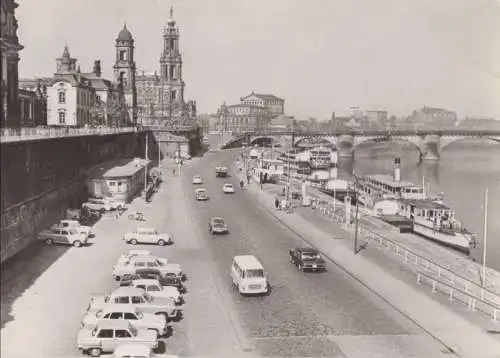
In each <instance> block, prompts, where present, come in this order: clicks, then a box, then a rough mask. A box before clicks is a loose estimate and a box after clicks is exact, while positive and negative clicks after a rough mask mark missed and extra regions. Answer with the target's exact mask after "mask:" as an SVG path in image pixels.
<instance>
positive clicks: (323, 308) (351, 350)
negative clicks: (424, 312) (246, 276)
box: [183, 151, 441, 357]
mask: <svg viewBox="0 0 500 358" xmlns="http://www.w3.org/2000/svg"><path fill="white" fill-rule="evenodd" d="M233 156H234V152H227V151H224V152H221V153H217V154H216V155H210V156H209V157H208V158H207V159H206V160H203V161H200V162H199V163H198V165H194V166H192V167H189V168H186V169H185V170H184V172H183V176H184V177H185V185H186V187H187V189H186V199H187V201H188V202H189V203H190V205H191V206H192V208H193V220H194V222H196V223H197V224H196V225H194V227H201V228H204V229H203V231H204V232H202V233H200V237H202V238H203V240H205V242H206V245H207V248H208V249H209V253H210V255H212V257H213V260H214V262H215V263H216V265H217V268H218V276H219V277H220V278H221V280H222V281H221V282H222V285H223V286H222V287H221V291H225V294H227V295H228V296H230V297H231V301H232V302H233V304H234V307H235V310H236V312H237V316H238V318H237V319H235V321H236V322H239V323H240V324H241V325H242V327H243V330H244V332H245V334H246V336H247V337H248V338H249V340H250V343H251V345H252V346H253V348H254V350H255V352H256V353H258V354H259V355H261V356H316V357H319V356H325V357H326V356H328V357H343V356H348V357H365V356H367V354H369V356H370V357H412V356H419V357H437V356H440V354H441V352H440V349H441V346H440V345H439V344H438V343H437V342H436V341H434V340H433V339H431V338H430V337H429V336H427V335H426V334H424V333H423V332H422V331H421V330H420V329H419V328H418V327H416V326H415V325H414V324H412V323H411V322H410V321H409V320H407V319H406V318H405V317H403V316H402V315H400V314H399V313H397V312H396V311H395V310H394V309H393V308H391V307H390V306H389V305H387V304H386V303H385V302H384V301H382V300H381V299H380V298H379V297H377V296H376V295H374V294H373V293H372V292H370V291H368V290H367V289H366V288H365V287H363V286H362V285H361V284H359V283H358V282H357V281H355V280H353V279H352V278H351V277H349V276H348V275H347V274H346V273H345V272H343V271H342V270H340V269H338V268H337V267H336V266H334V265H329V266H328V271H327V272H325V273H318V274H315V273H312V274H308V273H302V272H298V271H297V270H296V269H295V267H293V266H292V265H290V263H289V260H288V252H287V250H288V249H289V248H291V247H294V246H304V245H305V244H304V243H303V242H302V241H301V239H300V238H298V237H297V236H296V235H294V234H293V233H292V232H290V231H289V230H287V229H286V228H285V227H284V226H282V225H281V224H280V223H278V222H277V221H276V219H275V218H273V217H272V216H270V215H269V214H268V213H266V212H264V211H262V209H261V208H259V207H258V206H257V205H256V203H255V201H254V199H253V198H252V196H251V195H250V193H249V192H246V191H241V190H240V189H239V185H238V178H236V177H230V178H227V179H221V178H215V171H214V169H215V165H217V164H225V165H226V166H228V167H229V166H230V165H231V161H232V159H233V158H232V157H233ZM197 174H199V175H201V176H202V177H203V179H204V184H203V187H205V188H206V189H207V191H208V193H209V195H210V200H209V201H207V202H196V201H195V199H194V188H193V186H192V185H191V184H190V180H191V178H192V176H193V175H197ZM226 182H230V183H232V184H233V185H235V187H236V188H237V189H236V193H235V194H229V195H224V194H222V185H223V184H224V183H226ZM189 186H191V187H189ZM211 216H222V217H223V218H225V220H226V222H227V224H228V226H229V230H230V232H231V233H230V234H229V235H227V236H217V237H215V236H214V237H211V236H210V235H209V234H208V233H207V232H206V227H207V223H208V220H209V219H210V217H211ZM239 254H253V255H256V256H257V257H258V258H259V259H260V260H261V262H262V263H263V265H264V267H265V269H266V271H267V272H268V274H269V277H270V282H271V285H272V293H271V295H269V296H265V297H244V298H242V297H240V296H239V295H238V294H237V292H235V291H234V290H233V288H232V285H231V281H230V277H229V268H230V265H231V259H232V257H233V256H234V255H239Z"/></svg>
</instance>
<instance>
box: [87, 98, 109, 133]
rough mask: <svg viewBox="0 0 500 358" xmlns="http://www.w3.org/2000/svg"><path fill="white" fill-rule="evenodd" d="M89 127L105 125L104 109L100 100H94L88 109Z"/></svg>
mask: <svg viewBox="0 0 500 358" xmlns="http://www.w3.org/2000/svg"><path fill="white" fill-rule="evenodd" d="M89 125H90V126H91V127H97V126H102V125H106V107H105V105H104V102H103V101H101V100H100V99H97V98H96V100H95V102H94V105H93V106H92V107H91V108H90V123H89Z"/></svg>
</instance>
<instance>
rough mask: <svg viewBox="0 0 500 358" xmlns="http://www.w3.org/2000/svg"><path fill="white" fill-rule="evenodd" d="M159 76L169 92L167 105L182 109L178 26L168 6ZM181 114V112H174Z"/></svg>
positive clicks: (182, 88)
mask: <svg viewBox="0 0 500 358" xmlns="http://www.w3.org/2000/svg"><path fill="white" fill-rule="evenodd" d="M160 76H161V79H162V82H163V83H164V85H165V86H166V87H167V89H168V92H169V93H170V98H169V102H170V103H169V105H170V106H171V105H172V104H173V107H174V108H175V109H180V110H181V111H182V110H183V109H184V81H183V80H182V55H181V53H180V51H179V28H178V27H177V26H176V23H175V20H174V9H173V7H170V17H169V19H168V21H167V26H166V27H165V28H164V31H163V52H162V55H161V57H160ZM174 115H175V116H179V115H182V114H181V113H176V114H174Z"/></svg>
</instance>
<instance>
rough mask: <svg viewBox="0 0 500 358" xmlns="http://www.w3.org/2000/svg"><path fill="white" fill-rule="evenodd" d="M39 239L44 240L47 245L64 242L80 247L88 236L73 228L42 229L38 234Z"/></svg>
mask: <svg viewBox="0 0 500 358" xmlns="http://www.w3.org/2000/svg"><path fill="white" fill-rule="evenodd" d="M38 239H39V240H45V242H46V243H47V245H52V244H54V243H56V244H64V245H73V246H74V247H80V246H82V245H84V244H86V243H87V241H88V236H87V235H85V234H80V233H79V232H78V231H76V230H73V229H66V228H64V229H61V228H55V229H48V230H42V231H41V232H40V233H39V234H38Z"/></svg>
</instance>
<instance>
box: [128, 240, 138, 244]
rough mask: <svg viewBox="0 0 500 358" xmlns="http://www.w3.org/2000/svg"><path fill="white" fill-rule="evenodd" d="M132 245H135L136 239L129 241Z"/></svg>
mask: <svg viewBox="0 0 500 358" xmlns="http://www.w3.org/2000/svg"><path fill="white" fill-rule="evenodd" d="M129 242H130V243H131V244H132V245H137V240H136V239H132V240H130V241H129Z"/></svg>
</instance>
